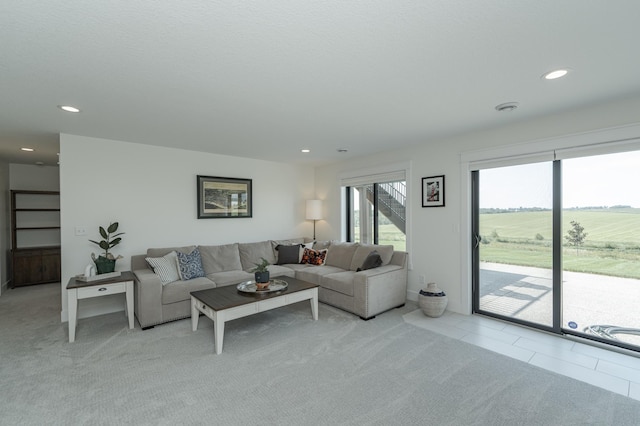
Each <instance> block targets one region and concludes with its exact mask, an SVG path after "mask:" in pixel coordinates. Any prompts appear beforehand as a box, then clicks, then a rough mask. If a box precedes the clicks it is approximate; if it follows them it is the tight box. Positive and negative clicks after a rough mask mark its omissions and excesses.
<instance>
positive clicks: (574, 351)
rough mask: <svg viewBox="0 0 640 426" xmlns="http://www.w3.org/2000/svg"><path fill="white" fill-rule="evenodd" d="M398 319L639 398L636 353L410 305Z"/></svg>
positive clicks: (639, 366)
mask: <svg viewBox="0 0 640 426" xmlns="http://www.w3.org/2000/svg"><path fill="white" fill-rule="evenodd" d="M404 320H405V322H407V323H410V324H413V325H415V326H417V327H421V328H424V329H427V330H430V331H433V332H436V333H440V334H443V335H445V336H448V337H451V338H454V339H459V340H462V341H464V342H468V343H471V344H474V345H476V346H480V347H482V348H485V349H488V350H490V351H494V352H498V353H500V354H502V355H506V356H510V357H511V358H515V359H518V360H520V361H523V362H527V363H529V364H532V365H536V366H538V367H541V368H544V369H546V370H549V371H553V372H555V373H558V374H562V375H564V376H567V377H571V378H574V379H576V380H580V381H583V382H586V383H589V384H592V385H594V386H599V387H601V388H603V389H607V390H609V391H611V392H616V393H618V394H621V395H624V396H628V397H630V398H633V399H636V400H638V401H640V358H639V357H635V356H631V355H625V354H621V353H619V352H614V351H610V350H607V349H602V348H599V347H595V346H592V345H587V344H584V343H580V342H576V341H574V340H569V339H566V338H563V337H560V336H554V335H551V334H548V333H544V332H540V331H536V330H532V329H529V328H526V327H521V326H518V325H514V324H509V323H506V322H502V321H498V320H494V319H491V318H487V317H483V316H479V315H471V316H467V315H460V314H455V313H452V312H445V314H444V315H443V316H441V317H440V318H430V317H427V316H425V315H424V314H423V313H422V311H421V310H420V309H416V310H415V311H412V312H410V313H408V314H406V315H404Z"/></svg>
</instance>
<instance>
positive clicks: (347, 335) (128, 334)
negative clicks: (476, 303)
mask: <svg viewBox="0 0 640 426" xmlns="http://www.w3.org/2000/svg"><path fill="white" fill-rule="evenodd" d="M59 300H60V287H59V285H55V284H54V285H43V286H37V287H29V288H18V289H15V290H8V291H7V292H5V293H3V295H2V297H0V384H1V386H0V387H1V389H2V396H1V397H0V424H2V425H43V424H60V425H62V424H65V425H75V424H91V425H119V424H127V425H128V424H135V425H175V424H185V425H187V424H188V425H191V424H196V425H197V424H203V425H204V424H222V425H252V424H274V425H301V424H313V425H315V424H323V425H336V424H346V425H369V424H372V425H390V424H399V425H418V424H420V425H585V424H597V425H637V424H638V421H639V419H640V402H638V401H635V400H633V399H630V398H625V397H623V396H620V395H617V394H614V393H611V392H607V391H605V390H603V389H600V388H597V387H593V386H590V385H588V384H585V383H582V382H579V381H575V380H572V379H569V378H566V377H562V376H559V375H556V374H554V373H551V372H548V371H545V370H542V369H539V368H537V367H534V366H531V365H527V364H525V363H521V362H518V361H516V360H513V359H511V358H507V357H503V356H501V355H498V354H495V353H493V352H489V351H485V350H483V349H481V348H478V347H475V346H472V345H468V344H466V343H464V342H460V341H457V340H453V339H449V338H447V337H445V336H441V335H438V334H435V333H431V332H429V331H427V330H423V329H420V328H417V327H414V326H412V325H410V324H406V323H404V322H403V320H402V315H403V314H406V313H408V312H410V311H411V310H413V309H415V305H410V304H408V305H407V306H406V307H405V308H402V309H397V310H393V311H391V312H388V313H385V314H383V315H380V316H378V317H377V318H375V319H373V320H370V321H362V320H361V319H359V318H358V317H356V316H353V315H351V314H348V313H346V312H342V311H340V310H337V309H334V308H332V307H329V306H326V305H323V304H320V310H319V315H320V319H319V320H318V321H317V322H316V321H313V320H312V319H311V312H310V309H309V304H308V302H302V303H299V304H296V305H292V306H289V307H284V308H280V309H277V310H274V311H269V312H265V313H262V314H259V315H256V316H253V317H248V318H243V319H239V320H236V321H232V322H230V323H228V324H227V329H226V333H225V341H224V351H223V353H222V354H221V355H215V354H214V347H213V328H212V323H211V321H209V320H208V319H207V318H205V317H201V319H200V327H199V329H198V331H197V332H195V333H193V332H191V323H190V321H189V320H182V321H177V322H173V323H170V324H164V325H161V326H157V327H155V328H154V329H151V330H147V331H142V330H141V329H140V328H136V329H135V330H129V329H128V328H127V326H126V319H125V316H124V313H115V314H110V315H103V316H100V317H94V318H88V319H83V320H80V322H79V325H78V330H77V335H76V342H75V343H68V341H67V339H68V335H67V327H66V326H67V325H66V324H60V322H59V316H60V303H59ZM138 327H139V326H138Z"/></svg>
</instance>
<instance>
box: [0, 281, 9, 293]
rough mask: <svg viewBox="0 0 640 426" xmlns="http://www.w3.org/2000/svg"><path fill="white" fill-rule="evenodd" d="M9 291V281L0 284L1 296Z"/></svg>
mask: <svg viewBox="0 0 640 426" xmlns="http://www.w3.org/2000/svg"><path fill="white" fill-rule="evenodd" d="M8 289H9V281H5V282H3V283H2V284H0V294H2V293H4V292H5V291H7V290H8Z"/></svg>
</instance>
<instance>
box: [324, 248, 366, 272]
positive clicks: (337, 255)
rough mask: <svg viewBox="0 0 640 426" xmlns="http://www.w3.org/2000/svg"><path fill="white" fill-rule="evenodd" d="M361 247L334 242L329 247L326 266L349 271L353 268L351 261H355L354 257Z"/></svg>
mask: <svg viewBox="0 0 640 426" xmlns="http://www.w3.org/2000/svg"><path fill="white" fill-rule="evenodd" d="M359 246H360V244H358V243H338V242H332V243H331V245H330V246H329V251H328V252H327V259H326V260H325V265H327V266H335V267H336V268H341V269H345V270H349V269H350V268H351V260H352V259H353V255H354V254H355V252H356V250H357V249H358V247H359ZM314 249H315V245H314ZM367 254H369V252H367ZM365 257H366V256H365ZM362 260H364V259H362ZM360 263H362V262H360ZM358 266H360V265H358ZM354 271H355V269H354Z"/></svg>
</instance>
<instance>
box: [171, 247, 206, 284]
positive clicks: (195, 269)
mask: <svg viewBox="0 0 640 426" xmlns="http://www.w3.org/2000/svg"><path fill="white" fill-rule="evenodd" d="M177 256H178V272H179V273H180V279H182V280H184V281H186V280H191V279H193V278H198V277H204V269H203V268H202V257H201V256H200V250H198V248H197V247H196V249H195V250H193V251H192V252H191V253H189V254H184V253H180V252H177Z"/></svg>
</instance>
